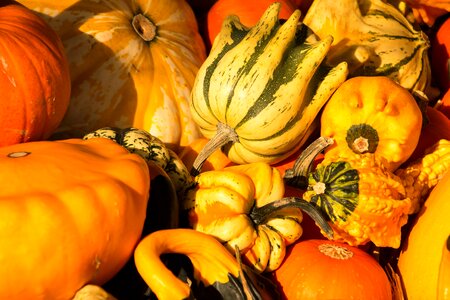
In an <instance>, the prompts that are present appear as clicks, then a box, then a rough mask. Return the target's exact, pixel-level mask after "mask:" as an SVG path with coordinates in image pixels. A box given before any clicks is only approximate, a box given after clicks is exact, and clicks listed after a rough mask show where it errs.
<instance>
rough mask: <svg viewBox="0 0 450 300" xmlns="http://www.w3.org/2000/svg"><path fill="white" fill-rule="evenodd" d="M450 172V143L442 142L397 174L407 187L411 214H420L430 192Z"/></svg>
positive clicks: (447, 141) (399, 170)
mask: <svg viewBox="0 0 450 300" xmlns="http://www.w3.org/2000/svg"><path fill="white" fill-rule="evenodd" d="M449 170H450V141H449V140H440V141H438V142H437V143H436V144H434V145H433V146H432V147H430V148H428V149H427V150H426V151H425V155H424V156H423V157H422V158H421V159H419V160H417V161H415V162H412V163H410V164H408V165H407V166H405V167H404V168H401V169H398V170H397V171H396V172H395V174H396V175H397V176H399V177H400V179H401V180H402V182H403V185H404V186H405V191H406V195H407V196H408V197H409V198H410V199H411V203H412V205H411V210H410V213H411V214H413V213H417V212H419V210H420V208H421V207H422V205H423V202H424V201H425V200H426V197H427V196H428V194H429V192H430V191H431V190H432V189H433V188H434V187H435V186H436V185H437V184H438V182H439V181H440V180H441V179H442V177H444V176H445V174H447V173H448V172H449Z"/></svg>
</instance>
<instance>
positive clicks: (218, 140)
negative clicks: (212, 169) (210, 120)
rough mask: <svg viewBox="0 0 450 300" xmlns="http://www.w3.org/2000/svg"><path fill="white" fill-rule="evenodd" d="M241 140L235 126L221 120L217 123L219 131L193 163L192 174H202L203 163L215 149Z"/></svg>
mask: <svg viewBox="0 0 450 300" xmlns="http://www.w3.org/2000/svg"><path fill="white" fill-rule="evenodd" d="M238 140H239V137H238V135H237V133H236V131H234V129H233V128H231V127H230V126H228V125H227V124H224V123H221V122H219V123H218V124H217V132H216V135H214V136H213V137H212V138H211V139H210V140H209V141H208V142H207V143H206V144H205V146H204V147H203V149H202V150H201V151H200V152H199V154H198V155H197V157H196V158H195V160H194V163H193V164H192V169H191V175H192V176H197V175H198V174H200V170H201V169H202V166H203V164H204V163H205V161H206V160H207V159H208V157H210V156H211V154H213V152H214V151H216V150H217V149H220V148H221V147H222V146H225V145H226V144H228V143H230V142H231V143H236V142H237V141H238Z"/></svg>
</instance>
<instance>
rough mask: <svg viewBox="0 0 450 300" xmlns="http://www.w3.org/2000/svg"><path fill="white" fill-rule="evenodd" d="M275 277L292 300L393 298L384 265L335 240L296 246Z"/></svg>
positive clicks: (292, 248) (282, 290)
mask: <svg viewBox="0 0 450 300" xmlns="http://www.w3.org/2000/svg"><path fill="white" fill-rule="evenodd" d="M274 277H275V278H274V279H275V281H276V283H277V284H278V285H279V286H280V289H281V292H282V295H283V298H284V299H289V300H296V299H302V300H317V299H359V300H367V299H373V300H391V299H392V291H391V285H390V281H389V278H388V277H387V275H386V273H385V271H384V270H383V268H382V267H381V265H380V264H379V263H378V262H377V261H376V260H375V259H374V258H373V257H372V256H370V255H369V254H368V253H367V252H364V251H363V250H361V249H359V248H357V247H352V246H349V245H347V244H345V243H340V242H335V241H328V240H320V239H319V240H314V239H312V240H304V241H299V242H297V243H295V244H293V245H292V246H291V247H290V248H288V252H287V253H286V257H285V260H284V261H283V263H282V265H281V266H280V267H279V268H278V269H277V270H275V272H274Z"/></svg>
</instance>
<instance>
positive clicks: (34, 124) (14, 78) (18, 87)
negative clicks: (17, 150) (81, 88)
mask: <svg viewBox="0 0 450 300" xmlns="http://www.w3.org/2000/svg"><path fill="white" fill-rule="evenodd" d="M0 53H1V63H0V91H1V95H2V106H1V109H0V146H6V145H12V144H16V143H22V142H28V141H36V140H44V139H47V138H48V137H49V136H50V135H51V134H52V133H53V132H54V131H55V130H56V128H57V127H58V126H59V124H60V122H61V121H62V118H63V116H64V114H65V112H66V110H67V108H68V105H69V100H70V88H71V83H70V73H69V66H68V61H67V59H66V56H65V52H64V48H63V45H62V42H61V40H60V38H59V36H58V35H57V34H56V33H55V32H54V30H53V29H51V28H50V26H49V25H48V24H47V23H46V22H44V20H43V19H41V18H40V17H39V16H38V15H37V14H36V13H34V12H32V11H31V10H29V9H27V8H25V7H24V6H22V5H20V4H18V3H16V2H13V1H5V2H4V4H2V5H0Z"/></svg>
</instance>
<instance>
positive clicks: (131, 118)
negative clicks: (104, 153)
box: [18, 0, 206, 150]
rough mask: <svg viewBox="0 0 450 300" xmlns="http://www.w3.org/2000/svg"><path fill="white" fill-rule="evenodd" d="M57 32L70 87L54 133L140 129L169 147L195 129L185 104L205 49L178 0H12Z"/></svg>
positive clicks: (192, 134) (195, 134)
mask: <svg viewBox="0 0 450 300" xmlns="http://www.w3.org/2000/svg"><path fill="white" fill-rule="evenodd" d="M18 1H19V2H20V3H22V4H24V5H25V6H27V7H29V8H30V9H33V10H34V11H37V12H39V13H41V15H42V16H43V17H44V18H45V20H46V21H47V22H48V23H49V24H50V26H52V28H53V29H55V31H56V32H57V33H58V34H59V35H60V36H61V39H62V41H63V44H64V47H65V49H66V52H67V57H68V60H69V66H70V72H71V79H72V94H71V101H70V104H69V108H68V110H67V113H66V115H65V116H64V119H63V120H62V122H61V125H60V127H59V128H58V136H57V137H58V138H61V137H65V138H67V137H81V136H83V135H85V134H86V133H88V132H92V131H94V130H97V129H99V128H102V127H119V128H127V127H135V128H140V129H144V130H146V131H148V132H149V133H151V134H152V135H153V136H155V137H157V138H159V139H160V140H162V141H163V142H164V143H167V145H168V146H170V147H171V148H172V149H174V150H177V148H178V146H184V145H186V144H189V142H190V141H192V140H193V139H195V138H197V137H199V136H201V134H200V132H199V129H198V128H197V125H196V123H195V122H194V121H193V120H192V118H191V114H190V109H189V95H190V92H191V88H192V85H193V83H194V79H195V75H196V73H197V71H198V69H199V67H200V65H201V64H202V63H203V61H204V59H205V56H206V53H205V46H204V43H203V40H202V38H201V36H200V34H199V32H198V24H197V21H196V18H195V15H194V13H193V11H192V9H191V7H190V6H189V5H188V4H187V2H186V1H185V0H158V1H128V0H83V1H78V0H58V1H55V0H18Z"/></svg>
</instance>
